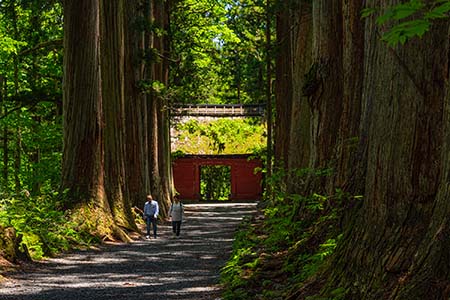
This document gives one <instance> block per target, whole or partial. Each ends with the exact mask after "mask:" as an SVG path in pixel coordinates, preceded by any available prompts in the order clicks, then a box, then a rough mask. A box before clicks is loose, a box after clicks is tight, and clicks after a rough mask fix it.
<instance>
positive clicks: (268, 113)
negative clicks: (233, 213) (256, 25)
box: [265, 0, 274, 197]
mask: <svg viewBox="0 0 450 300" xmlns="http://www.w3.org/2000/svg"><path fill="white" fill-rule="evenodd" d="M270 11H271V1H270V0H266V12H265V13H266V87H265V88H266V102H267V104H266V118H267V160H266V177H267V179H269V178H270V177H271V176H272V164H273V152H274V151H273V130H272V129H273V116H272V114H273V105H272V56H271V53H270V52H271V50H272V46H271V43H272V42H271V12H270ZM267 179H266V186H265V188H266V193H267V195H269V197H271V194H272V190H271V186H270V185H269V184H267Z"/></svg>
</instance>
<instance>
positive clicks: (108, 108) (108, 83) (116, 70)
mask: <svg viewBox="0 0 450 300" xmlns="http://www.w3.org/2000/svg"><path fill="white" fill-rule="evenodd" d="M100 3H101V13H100V20H101V29H100V35H101V37H102V39H101V44H100V48H101V51H100V53H101V55H100V56H101V82H102V86H101V90H102V101H103V102H102V106H103V108H104V109H103V113H104V122H105V124H106V125H107V126H105V128H104V134H103V137H104V147H105V152H104V161H105V166H104V168H105V190H106V194H107V198H108V200H109V205H110V207H111V210H112V213H113V216H114V219H115V221H116V224H118V225H120V226H122V227H125V228H128V229H136V226H135V223H134V220H133V217H132V215H131V205H130V201H129V200H130V198H129V193H128V188H127V185H126V183H125V180H126V172H125V162H126V152H125V150H126V149H125V140H126V126H125V105H127V104H126V103H125V34H124V29H125V27H124V22H125V21H124V18H125V7H124V6H125V3H124V1H123V0H105V1H103V0H101V1H100ZM128 105H134V103H129V104H128Z"/></svg>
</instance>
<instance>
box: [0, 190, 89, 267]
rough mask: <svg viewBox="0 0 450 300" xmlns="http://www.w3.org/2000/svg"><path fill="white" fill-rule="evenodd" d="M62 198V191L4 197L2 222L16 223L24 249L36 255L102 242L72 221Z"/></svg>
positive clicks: (1, 223) (8, 224)
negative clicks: (60, 193)
mask: <svg viewBox="0 0 450 300" xmlns="http://www.w3.org/2000/svg"><path fill="white" fill-rule="evenodd" d="M59 199H60V198H59V197H58V194H57V193H53V194H47V195H41V196H37V197H30V196H26V195H21V196H15V197H9V198H6V199H2V200H0V225H2V226H3V227H14V229H15V230H16V234H17V235H18V236H20V237H21V243H20V245H19V247H20V249H21V250H22V251H28V252H29V254H30V256H31V257H32V258H33V259H40V258H42V257H44V256H51V255H53V254H55V253H57V252H61V251H64V250H68V249H70V248H72V247H74V246H79V245H86V246H87V245H90V244H91V243H92V242H98V240H97V238H95V237H93V236H92V235H91V234H89V233H88V232H84V231H82V230H80V229H79V228H78V224H75V223H74V222H71V221H69V218H68V217H67V216H66V213H65V212H64V211H62V210H61V203H60V200H59Z"/></svg>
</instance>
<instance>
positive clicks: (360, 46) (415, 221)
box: [290, 0, 450, 299]
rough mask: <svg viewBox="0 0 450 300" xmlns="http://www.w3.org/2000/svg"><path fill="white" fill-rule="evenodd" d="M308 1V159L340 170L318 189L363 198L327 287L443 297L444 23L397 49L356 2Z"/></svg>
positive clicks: (446, 258) (446, 282) (355, 293)
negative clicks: (310, 38)
mask: <svg viewBox="0 0 450 300" xmlns="http://www.w3.org/2000/svg"><path fill="white" fill-rule="evenodd" d="M395 2H400V1H395ZM312 5H313V20H314V21H313V25H314V29H313V30H314V36H313V44H314V50H313V53H314V62H313V64H312V67H311V68H310V70H309V71H308V72H306V75H307V77H306V78H305V79H309V81H307V82H306V84H304V92H305V93H306V94H307V95H308V96H309V99H308V100H309V104H310V106H311V109H312V121H313V123H312V124H311V125H312V127H311V128H312V131H311V132H312V137H311V139H312V140H311V164H310V166H311V167H314V168H324V167H331V168H332V169H333V171H334V172H333V175H332V176H330V177H328V178H327V179H325V180H324V181H323V182H322V184H321V185H319V186H317V185H315V186H314V188H315V189H317V188H319V189H320V188H323V187H326V190H327V191H328V192H332V191H333V190H334V189H335V188H344V190H345V191H348V192H350V193H352V195H356V194H361V195H363V199H364V200H363V202H362V204H361V205H360V206H358V207H356V208H354V209H353V210H352V211H351V214H352V216H351V217H350V218H349V219H348V222H346V223H344V226H345V227H344V236H343V238H342V240H341V241H340V243H339V245H338V248H337V250H336V253H335V255H334V258H333V259H332V260H331V263H330V264H329V268H328V270H327V271H325V272H324V273H322V277H318V278H320V279H321V280H320V282H322V283H323V282H325V281H327V282H328V283H327V284H326V285H325V286H324V289H323V291H322V292H323V294H324V295H325V294H327V295H329V292H330V291H333V290H335V289H337V288H342V290H343V291H345V292H346V296H345V299H447V298H448V297H449V290H450V288H449V286H450V278H449V277H450V272H449V270H450V268H449V267H448V266H449V264H450V254H449V252H448V249H450V242H449V239H448V238H445V237H446V236H448V234H449V233H450V222H449V217H448V216H449V215H450V205H449V202H448V201H447V200H446V199H448V197H449V196H450V195H449V192H450V189H449V185H448V181H449V178H448V176H449V174H450V172H449V171H450V170H449V167H450V158H449V157H450V155H449V154H448V153H449V144H450V142H449V141H450V139H449V137H450V132H449V128H450V117H449V116H450V114H449V109H450V103H449V102H450V100H449V96H448V59H449V58H448V49H449V41H448V32H449V24H448V21H440V22H439V23H438V24H435V25H433V26H432V28H431V30H430V32H428V33H427V34H426V35H425V36H424V37H423V38H422V39H417V40H412V41H409V42H408V43H407V44H406V45H403V46H398V47H395V48H391V47H389V46H388V45H387V44H386V43H384V42H383V41H382V40H381V33H380V31H381V28H380V27H379V25H377V24H376V17H375V16H374V17H370V18H368V19H367V20H366V21H365V22H366V24H365V25H364V23H363V22H364V21H362V20H361V19H360V11H361V8H362V6H361V3H360V1H354V0H346V1H342V2H341V1H313V3H312ZM389 5H392V1H386V0H373V1H369V3H367V6H368V7H381V8H386V7H388V6H389ZM340 24H342V25H340ZM364 26H365V27H364ZM292 56H293V58H296V57H297V56H296V55H292ZM294 63H297V61H296V60H294ZM293 78H295V76H294V77H293ZM293 80H294V79H293ZM295 85H296V84H294V86H295ZM294 99H295V97H294ZM294 103H295V102H294ZM293 107H294V108H293V111H295V106H293ZM293 119H295V117H294V118H293ZM294 122H295V121H294V120H293V121H292V124H294ZM297 122H298V121H297ZM297 124H300V123H299V122H298V123H297ZM297 126H301V125H292V127H293V129H292V130H291V132H292V133H293V134H295V133H294V128H295V127H297ZM297 130H298V131H297V132H301V131H300V130H299V129H297ZM290 140H291V141H295V137H293V136H291V138H290ZM322 279H326V280H325V281H322ZM294 294H295V293H294ZM297 295H300V294H297ZM301 295H305V294H301Z"/></svg>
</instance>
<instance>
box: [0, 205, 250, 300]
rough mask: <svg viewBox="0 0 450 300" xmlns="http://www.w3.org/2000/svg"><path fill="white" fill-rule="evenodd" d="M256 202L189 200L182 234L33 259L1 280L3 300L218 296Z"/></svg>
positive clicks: (163, 228) (165, 230) (162, 232)
mask: <svg viewBox="0 0 450 300" xmlns="http://www.w3.org/2000/svg"><path fill="white" fill-rule="evenodd" d="M255 210H256V206H255V203H245V204H238V203H235V204H233V203H231V204H186V205H185V211H186V218H185V219H186V220H185V222H184V223H183V225H182V228H181V236H180V237H179V238H175V237H173V236H172V234H171V227H170V226H169V224H161V225H159V227H158V234H159V237H158V239H156V240H154V239H151V240H140V241H137V242H134V243H131V244H119V245H113V246H105V247H102V249H101V250H100V251H94V250H89V251H79V252H75V253H71V254H65V255H63V256H61V257H59V258H54V259H50V260H48V261H44V262H39V263H36V264H33V268H32V269H33V270H32V271H30V272H23V273H16V274H11V275H9V276H11V279H10V280H7V281H6V282H4V283H2V284H0V299H1V300H25V299H26V300H37V299H39V300H53V299H54V300H82V299H94V300H103V299H105V300H106V299H108V300H111V299H114V300H128V299H130V300H131V299H133V300H135V299H158V300H160V299H161V300H163V299H177V300H178V299H186V300H187V299H189V300H194V299H195V300H200V299H220V287H219V285H218V280H219V271H220V268H221V267H222V266H223V265H224V264H225V262H226V260H227V259H228V257H229V254H230V251H231V246H232V241H233V235H234V233H235V230H236V228H237V226H238V224H239V223H240V222H241V221H242V218H243V217H244V216H245V215H249V214H251V213H253V212H254V211H255Z"/></svg>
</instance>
